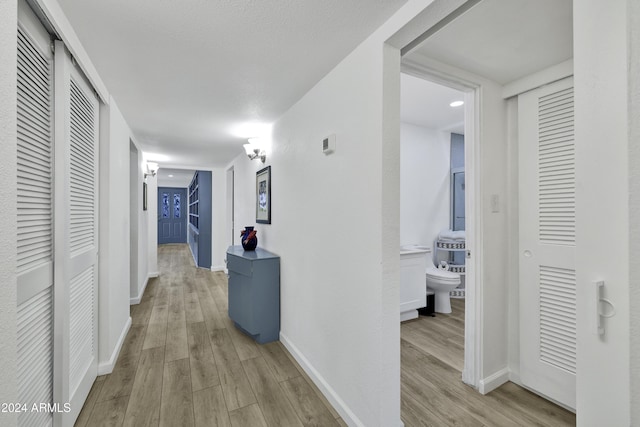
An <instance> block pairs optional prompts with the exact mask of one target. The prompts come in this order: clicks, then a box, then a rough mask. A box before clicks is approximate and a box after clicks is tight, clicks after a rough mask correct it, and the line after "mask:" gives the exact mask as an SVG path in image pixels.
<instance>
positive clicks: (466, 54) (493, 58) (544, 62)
mask: <svg viewBox="0 0 640 427" xmlns="http://www.w3.org/2000/svg"><path fill="white" fill-rule="evenodd" d="M576 1H579V0H576ZM572 8H573V4H572V1H571V0H483V1H481V2H480V3H478V5H476V6H474V7H473V8H471V9H470V10H469V11H468V12H466V13H465V14H464V15H462V16H460V17H458V18H457V19H455V20H454V21H453V22H451V23H450V24H449V25H447V26H446V27H444V28H443V29H442V30H440V31H438V32H437V33H435V34H434V35H433V36H431V37H429V38H428V39H427V40H426V41H425V42H424V43H423V44H422V45H420V46H419V47H418V48H416V49H415V50H414V51H412V52H411V53H410V54H409V55H408V57H411V56H412V55H416V54H417V55H422V56H426V57H429V58H433V59H436V60H438V61H440V62H444V63H446V64H449V65H453V66H455V67H458V68H461V69H464V70H467V71H471V72H473V73H475V74H478V75H480V76H483V77H486V78H489V79H491V80H493V81H495V82H498V83H501V84H506V83H510V82H512V81H514V80H517V79H519V78H521V77H524V76H527V75H529V74H532V73H534V72H537V71H540V70H542V69H544V68H547V67H550V66H551V65H555V64H558V63H560V62H563V61H565V60H567V59H570V58H572V57H573V12H572V10H573V9H572Z"/></svg>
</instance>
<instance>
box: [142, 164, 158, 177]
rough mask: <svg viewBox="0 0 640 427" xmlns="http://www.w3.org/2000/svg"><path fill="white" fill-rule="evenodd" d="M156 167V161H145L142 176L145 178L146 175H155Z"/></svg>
mask: <svg viewBox="0 0 640 427" xmlns="http://www.w3.org/2000/svg"><path fill="white" fill-rule="evenodd" d="M158 169H159V166H158V164H157V163H154V162H147V164H146V171H145V172H144V177H145V178H146V177H147V176H148V175H151V176H156V173H158Z"/></svg>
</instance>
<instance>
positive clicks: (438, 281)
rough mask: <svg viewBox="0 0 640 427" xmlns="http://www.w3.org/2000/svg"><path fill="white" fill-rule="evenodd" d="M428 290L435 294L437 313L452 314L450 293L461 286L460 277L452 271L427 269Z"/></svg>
mask: <svg viewBox="0 0 640 427" xmlns="http://www.w3.org/2000/svg"><path fill="white" fill-rule="evenodd" d="M426 276H427V289H430V290H432V291H434V292H435V308H434V311H435V312H436V313H443V314H448V313H451V300H450V297H449V292H451V291H452V290H454V289H455V288H457V287H458V286H459V285H460V275H459V274H458V273H452V272H451V271H447V270H441V269H438V268H435V267H429V268H427V272H426Z"/></svg>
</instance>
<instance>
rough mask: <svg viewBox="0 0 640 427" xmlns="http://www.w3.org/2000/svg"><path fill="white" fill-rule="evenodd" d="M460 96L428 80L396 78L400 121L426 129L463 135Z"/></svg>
mask: <svg viewBox="0 0 640 427" xmlns="http://www.w3.org/2000/svg"><path fill="white" fill-rule="evenodd" d="M453 101H464V93H463V92H460V91H457V90H455V89H451V88H448V87H446V86H442V85H439V84H436V83H432V82H430V81H428V80H423V79H420V78H418V77H413V76H410V75H407V74H402V75H401V78H400V120H401V121H402V122H403V123H410V124H412V125H417V126H422V127H425V128H429V129H435V130H441V131H446V132H455V133H460V134H464V106H460V107H455V108H454V107H451V106H449V104H450V103H452V102H453Z"/></svg>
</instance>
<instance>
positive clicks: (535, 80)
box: [502, 58, 573, 99]
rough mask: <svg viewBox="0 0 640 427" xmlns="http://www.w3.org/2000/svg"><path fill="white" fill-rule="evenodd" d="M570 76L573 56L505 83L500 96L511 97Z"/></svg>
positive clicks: (571, 74)
mask: <svg viewBox="0 0 640 427" xmlns="http://www.w3.org/2000/svg"><path fill="white" fill-rule="evenodd" d="M570 76H573V58H572V59H567V60H566V61H564V62H561V63H559V64H556V65H552V66H551V67H549V68H545V69H544V70H540V71H538V72H537V73H533V74H530V75H528V76H525V77H523V78H521V79H518V80H515V81H512V82H511V83H507V84H506V85H504V86H503V87H502V97H503V98H504V99H507V98H511V97H512V96H516V95H520V94H521V93H524V92H528V91H530V90H533V89H535V88H538V87H540V86H544V85H547V84H550V83H553V82H556V81H558V80H562V79H564V78H566V77H570Z"/></svg>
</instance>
